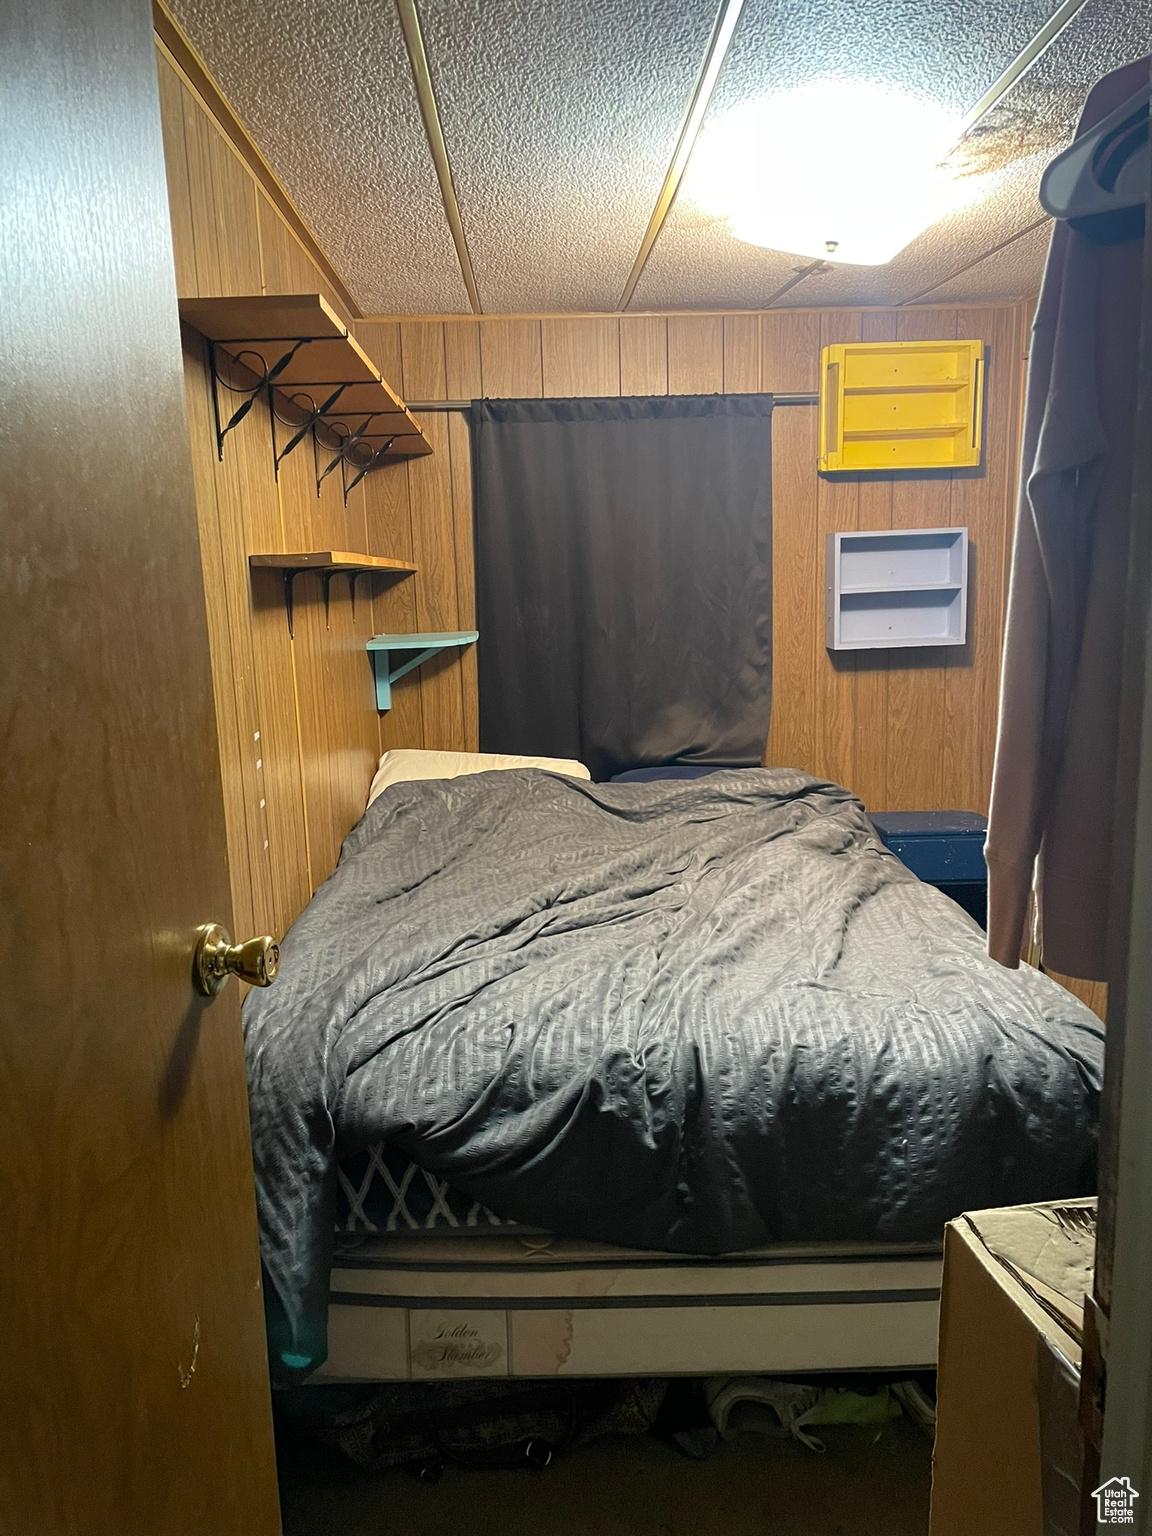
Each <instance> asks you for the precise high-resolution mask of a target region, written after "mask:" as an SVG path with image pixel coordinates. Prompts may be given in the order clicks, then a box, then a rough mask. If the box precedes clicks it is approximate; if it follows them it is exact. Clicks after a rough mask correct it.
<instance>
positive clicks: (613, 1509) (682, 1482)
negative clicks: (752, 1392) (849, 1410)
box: [279, 1419, 932, 1536]
mask: <svg viewBox="0 0 1152 1536" xmlns="http://www.w3.org/2000/svg"><path fill="white" fill-rule="evenodd" d="M820 1433H821V1436H822V1437H823V1438H824V1440H825V1441H826V1443H827V1450H826V1452H825V1453H824V1454H823V1455H821V1454H818V1453H816V1452H814V1451H811V1450H809V1449H808V1448H807V1447H806V1446H803V1445H800V1444H799V1443H797V1442H796V1441H794V1440H773V1439H768V1438H766V1437H765V1436H762V1435H756V1434H744V1435H740V1436H738V1437H737V1438H736V1439H734V1440H732V1441H729V1442H728V1443H721V1444H720V1445H719V1446H718V1447H717V1448H716V1450H715V1451H714V1452H713V1454H712V1455H711V1456H710V1457H709V1458H708V1459H707V1460H706V1461H699V1462H697V1461H690V1460H688V1459H687V1458H686V1457H685V1456H683V1455H681V1453H680V1452H679V1451H677V1450H675V1449H674V1448H673V1447H672V1446H670V1445H668V1444H666V1443H665V1442H663V1441H661V1440H658V1439H655V1438H653V1437H651V1436H644V1437H641V1438H635V1439H628V1438H624V1437H620V1438H612V1439H604V1440H598V1441H593V1442H592V1443H590V1444H588V1445H585V1446H582V1447H579V1448H578V1449H576V1450H573V1451H571V1452H569V1453H567V1454H565V1455H563V1456H560V1457H558V1458H557V1459H556V1460H555V1461H554V1462H553V1463H552V1465H551V1466H550V1467H548V1468H547V1470H545V1471H543V1472H539V1473H531V1472H475V1471H468V1472H461V1471H448V1472H446V1473H445V1474H444V1476H443V1478H442V1479H441V1481H440V1482H438V1483H435V1484H431V1485H427V1484H424V1483H420V1482H417V1481H416V1480H415V1479H414V1478H413V1477H410V1476H408V1475H407V1474H405V1473H403V1472H391V1473H388V1474H385V1475H383V1476H369V1475H368V1474H366V1473H364V1472H361V1471H360V1470H359V1469H358V1468H356V1467H354V1466H353V1465H352V1464H351V1463H349V1462H348V1461H346V1460H345V1459H344V1458H343V1457H342V1456H340V1455H339V1454H337V1453H336V1452H333V1451H329V1450H327V1449H326V1448H324V1447H322V1446H319V1445H317V1444H315V1443H314V1442H312V1441H310V1440H305V1439H303V1438H301V1437H300V1436H299V1434H298V1433H295V1432H293V1433H291V1434H282V1436H281V1439H280V1445H279V1453H280V1483H281V1501H282V1507H283V1519H284V1536H925V1533H926V1532H927V1530H928V1494H929V1487H930V1483H931V1475H932V1449H931V1446H930V1444H929V1442H928V1440H927V1439H926V1438H925V1436H924V1435H923V1434H922V1433H921V1432H920V1431H919V1430H917V1429H916V1428H915V1427H914V1426H913V1425H912V1424H911V1423H909V1422H908V1421H907V1420H906V1419H897V1420H895V1421H894V1422H892V1423H890V1424H886V1425H884V1426H883V1427H882V1428H880V1429H877V1428H875V1427H870V1428H864V1427H856V1426H852V1427H849V1426H843V1427H836V1428H822V1429H821V1431H820Z"/></svg>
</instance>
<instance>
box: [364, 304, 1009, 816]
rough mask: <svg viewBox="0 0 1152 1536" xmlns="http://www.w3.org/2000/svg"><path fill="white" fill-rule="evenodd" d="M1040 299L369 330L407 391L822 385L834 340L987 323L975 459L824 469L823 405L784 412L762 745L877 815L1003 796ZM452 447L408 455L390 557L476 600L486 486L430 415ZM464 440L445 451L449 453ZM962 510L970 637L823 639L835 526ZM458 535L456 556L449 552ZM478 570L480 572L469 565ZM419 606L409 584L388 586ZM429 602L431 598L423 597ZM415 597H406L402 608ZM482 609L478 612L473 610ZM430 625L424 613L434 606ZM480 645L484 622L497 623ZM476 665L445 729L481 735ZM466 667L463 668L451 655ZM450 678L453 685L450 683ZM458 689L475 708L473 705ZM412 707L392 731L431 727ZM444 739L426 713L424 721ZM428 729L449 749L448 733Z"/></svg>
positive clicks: (935, 517) (443, 394)
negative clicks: (1001, 692) (1013, 594)
mask: <svg viewBox="0 0 1152 1536" xmlns="http://www.w3.org/2000/svg"><path fill="white" fill-rule="evenodd" d="M1024 322H1025V313H1024V307H1023V306H1020V305H1010V306H989V307H981V308H922V309H901V310H846V309H832V310H823V311H818V310H783V311H776V312H772V313H765V314H669V315H638V316H623V317H617V316H604V317H564V316H560V317H552V318H548V317H545V318H540V319H524V318H506V317H498V318H492V319H488V318H481V319H479V320H474V319H455V318H445V319H443V320H412V321H409V320H395V321H384V320H372V321H358V322H356V325H355V329H356V333H357V335H358V336H359V337H360V339H361V340H362V341H363V343H364V345H365V346H366V347H367V348H368V350H369V351H370V352H372V353H373V355H374V356H376V357H377V358H378V359H379V360H380V361H381V363H382V365H383V366H384V367H385V371H386V372H387V371H388V370H389V369H391V370H392V373H393V374H394V376H395V377H397V378H399V379H401V380H402V385H403V389H404V392H405V394H406V396H407V397H408V398H411V399H419V400H431V399H460V398H465V399H467V398H472V397H475V396H480V395H484V396H490V397H495V398H498V397H501V396H519V397H525V396H550V395H618V394H667V393H672V394H706V393H711V392H713V391H720V392H723V391H728V392H735V391H756V390H773V391H776V392H778V393H791V392H800V391H808V390H814V389H815V388H816V386H817V370H818V365H819V357H820V348H821V347H822V346H824V345H826V344H827V343H829V342H833V341H856V340H863V341H882V340H889V339H898V340H914V339H924V338H932V339H941V338H951V337H957V336H959V337H980V338H982V339H983V340H984V341H985V343H986V344H987V356H988V370H987V375H988V401H987V409H986V413H985V430H986V447H985V457H984V463H983V465H982V466H981V467H980V468H979V469H978V470H972V471H955V472H953V473H940V474H935V475H930V476H908V475H904V476H901V475H891V474H876V475H869V476H856V477H851V478H849V477H844V478H836V479H830V478H822V477H821V476H820V475H818V474H817V471H816V457H817V442H816V432H817V418H816V410H815V408H814V407H812V406H781V407H780V408H779V409H778V411H777V412H776V415H775V419H774V422H773V428H772V432H773V457H774V468H773V525H774V540H775V561H774V564H775V591H774V602H775V621H774V631H775V657H774V664H773V704H772V727H771V732H770V735H769V738H768V743H767V748H766V756H765V760H766V761H768V762H771V763H776V764H787V765H790V766H795V767H799V768H805V769H807V770H808V771H809V772H812V773H815V774H819V775H823V776H826V777H828V778H832V779H836V780H838V781H840V782H841V783H844V784H848V785H849V786H850V787H851V788H853V789H854V790H855V791H856V792H857V793H858V794H859V795H860V796H861V797H862V799H863V800H864V802H865V804H867V805H868V806H870V807H871V808H873V809H876V810H936V809H968V810H977V811H984V810H986V809H987V804H988V795H989V789H990V783H991V774H992V755H993V750H994V746H995V734H996V703H997V692H998V679H999V665H1000V646H1001V638H1002V626H1003V613H1004V596H1005V585H1006V580H1007V557H1008V552H1009V550H1008V545H1009V539H1010V532H1011V526H1012V513H1013V503H1014V494H1015V475H1016V465H1017V458H1018V451H1019V450H1018V435H1019V418H1020V401H1021V394H1022V388H1023V360H1024V343H1025V329H1024ZM424 424H425V430H426V431H429V432H430V433H432V434H433V435H434V438H435V441H436V443H437V446H438V449H439V450H440V452H438V453H437V455H436V456H434V457H433V458H432V459H426V460H423V461H421V462H420V464H419V465H413V466H411V468H410V470H409V477H408V485H409V492H410V499H409V504H408V508H407V511H408V526H409V527H410V529H411V539H412V542H409V543H405V542H403V539H404V533H405V520H404V517H403V511H402V510H401V511H400V512H398V513H397V516H396V523H395V526H396V527H397V529H398V531H399V536H400V540H401V543H400V545H399V547H397V548H396V549H395V550H394V551H393V552H394V553H397V554H402V555H410V556H411V558H413V559H415V560H418V561H423V560H424V558H425V557H424V555H423V553H422V550H421V548H420V546H419V542H418V541H420V540H422V541H424V543H425V544H432V545H434V546H435V547H436V548H437V550H438V552H439V554H440V558H441V559H442V560H443V562H444V575H443V585H442V586H441V589H440V592H439V594H438V600H440V601H442V602H443V604H444V612H445V613H450V612H451V611H453V609H452V604H453V602H454V601H455V603H456V604H457V608H456V610H455V611H456V612H457V613H458V614H459V615H460V617H461V622H467V620H465V619H464V617H463V614H464V608H465V605H467V604H470V602H471V594H470V580H471V571H470V566H469V565H468V561H469V555H468V553H467V551H468V540H467V529H468V523H469V519H470V516H471V491H470V485H469V461H468V453H467V440H466V429H465V426H464V423H463V421H462V420H461V418H459V417H457V416H448V417H444V416H431V415H429V416H428V417H427V418H426V419H425V423H424ZM444 449H447V450H448V453H447V455H446V456H444V457H442V456H441V455H442V453H443V450H444ZM949 524H953V525H962V526H965V527H967V528H968V530H969V534H970V537H971V549H972V570H973V574H972V590H971V594H970V597H971V603H970V608H969V639H968V643H967V644H966V645H965V646H963V647H962V648H956V649H945V648H934V649H929V650H924V651H916V652H911V653H909V652H892V653H887V652H875V653H868V654H852V653H848V654H838V655H835V656H834V655H832V654H830V653H829V652H828V651H827V650H826V649H825V646H824V623H823V616H824V537H825V535H826V534H827V533H829V532H832V531H834V530H840V529H850V528H861V529H865V528H901V527H906V528H917V527H921V528H922V527H942V526H945V525H949ZM453 549H454V550H455V551H456V552H457V553H456V564H455V566H454V567H451V568H450V561H449V560H448V552H449V551H452V550H453ZM466 566H468V568H467V569H465V567H466ZM383 601H384V602H385V603H386V604H391V605H393V611H394V612H395V613H396V614H397V615H398V616H399V615H401V614H403V615H405V616H411V614H412V611H413V610H412V606H411V605H412V601H413V596H412V594H411V593H408V592H406V591H404V590H403V589H397V590H396V591H395V592H394V593H393V594H391V595H390V596H388V597H386V598H384V599H383ZM426 601H427V599H426ZM405 605H407V606H405ZM468 612H469V613H470V612H471V608H470V607H468ZM420 622H421V623H423V622H424V620H423V618H422V617H421V618H420ZM481 643H483V637H481ZM473 667H474V662H473V660H472V659H471V658H469V659H468V660H467V662H466V670H464V671H463V672H462V675H461V676H460V678H459V680H458V683H457V681H455V680H454V681H453V682H452V684H451V689H452V697H451V699H450V700H449V699H447V698H445V699H444V700H443V703H444V709H445V713H443V714H442V715H439V716H438V717H437V726H436V729H437V733H438V734H437V736H436V738H435V739H436V740H437V741H438V740H439V739H440V734H439V733H442V732H443V731H445V730H449V729H450V730H451V731H452V732H454V734H455V738H456V739H459V740H469V741H470V740H472V739H473V733H474V731H475V710H476V705H475V683H474V671H473ZM450 670H451V668H450ZM444 686H445V689H447V688H448V687H449V685H448V684H447V683H445V685H444ZM457 687H459V692H460V697H461V700H462V714H461V715H459V716H457V714H456V709H457V703H456V699H457V694H456V689H457ZM417 729H419V726H418V724H417V723H416V721H415V720H414V719H412V720H407V721H404V722H403V723H402V722H401V720H400V718H399V717H398V716H397V717H396V718H394V719H392V720H390V721H388V722H387V723H386V726H385V732H386V736H387V739H389V740H393V741H395V742H397V743H399V741H400V740H401V738H403V739H404V740H405V741H411V740H414V739H415V737H414V732H415V731H416V730H417ZM424 729H425V736H426V739H427V729H428V719H427V712H426V713H425V718H424ZM429 744H432V743H431V741H430V742H429Z"/></svg>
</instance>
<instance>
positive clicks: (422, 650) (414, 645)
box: [366, 629, 480, 713]
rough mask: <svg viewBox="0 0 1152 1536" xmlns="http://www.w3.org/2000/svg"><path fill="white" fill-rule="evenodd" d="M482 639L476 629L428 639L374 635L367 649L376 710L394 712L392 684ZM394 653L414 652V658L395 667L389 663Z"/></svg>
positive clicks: (443, 632)
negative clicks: (452, 650)
mask: <svg viewBox="0 0 1152 1536" xmlns="http://www.w3.org/2000/svg"><path fill="white" fill-rule="evenodd" d="M479 638H480V636H479V634H478V632H477V631H476V630H474V629H456V630H445V631H442V632H440V633H438V634H427V635H373V636H372V639H371V640H369V641H368V644H367V647H366V649H367V651H368V654H369V656H371V658H372V670H373V672H374V673H375V674H376V708H377V709H378V710H380V712H381V713H383V712H384V710H386V709H391V708H392V684H393V683H394V682H396V681H397V679H398V678H401V677H405V676H407V674H408V673H409V672H412V671H414V670H415V668H416V667H418V666H420V665H421V664H422V663H423V662H425V661H428V660H429V658H430V657H432V656H435V655H436V654H437V653H438V652H439V651H445V650H448V649H449V648H450V647H451V646H454V645H472V644H473V643H474V641H476V640H478V639H479ZM392 651H412V652H414V654H413V655H411V656H409V657H408V659H407V661H403V662H401V663H400V665H399V666H393V665H392V662H391V660H390V659H389V657H390V653H391V652H392Z"/></svg>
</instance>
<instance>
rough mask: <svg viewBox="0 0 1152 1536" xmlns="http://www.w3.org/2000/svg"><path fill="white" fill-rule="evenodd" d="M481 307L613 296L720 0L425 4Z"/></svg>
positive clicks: (580, 302) (555, 306) (611, 300)
mask: <svg viewBox="0 0 1152 1536" xmlns="http://www.w3.org/2000/svg"><path fill="white" fill-rule="evenodd" d="M420 15H421V21H422V25H423V30H424V40H425V47H426V49H427V51H428V61H429V67H430V69H431V72H432V80H433V85H434V88H435V91H436V97H437V102H438V104H439V107H440V116H441V122H442V124H443V127H444V136H445V140H446V142H447V146H448V155H449V158H450V160H451V162H452V176H453V182H454V184H455V187H456V195H457V199H458V201H459V204H460V214H461V218H462V220H463V224H464V230H465V234H466V237H467V240H468V249H469V252H470V254H471V257H472V263H473V266H474V268H475V271H476V281H477V285H478V287H479V289H480V296H481V300H482V302H483V305H484V308H485V310H487V311H489V312H501V311H502V312H506V313H507V312H512V313H515V312H529V313H531V312H533V311H539V310H545V311H547V310H587V309H592V310H597V309H599V310H611V309H614V308H615V307H616V304H617V302H618V300H619V298H620V294H621V292H622V291H623V288H624V284H625V282H626V281H627V279H628V274H629V272H630V270H631V268H632V263H633V262H634V260H635V259H636V252H637V250H638V248H639V245H640V241H641V239H642V238H643V235H644V231H645V229H646V227H647V224H648V220H649V218H650V217H651V214H652V208H653V205H654V204H655V202H656V198H657V196H658V195H659V192H660V187H661V185H662V184H663V181H664V176H665V173H666V171H667V168H668V162H669V160H670V159H671V156H672V153H673V150H674V149H675V147H676V139H677V136H678V134H679V132H680V127H681V123H682V121H683V118H684V113H685V111H686V110H687V106H688V102H689V99H690V97H691V94H692V90H693V87H694V85H695V82H696V77H697V74H698V72H699V69H700V65H701V62H702V60H703V58H704V54H705V51H706V49H707V45H708V38H709V35H710V32H711V28H712V24H713V21H714V20H715V15H716V0H635V3H631V4H627V5H624V4H612V3H611V0H571V3H566V4H560V5H558V4H556V3H555V0H502V3H497V0H422V3H421V6H420Z"/></svg>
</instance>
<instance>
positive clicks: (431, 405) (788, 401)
mask: <svg viewBox="0 0 1152 1536" xmlns="http://www.w3.org/2000/svg"><path fill="white" fill-rule="evenodd" d="M748 393H749V394H754V393H756V391H754V390H749V391H748ZM625 398H627V397H625ZM668 398H672V399H674V398H675V396H671V397H668ZM819 399H820V396H819V395H818V394H816V392H815V391H813V392H812V393H811V394H799V395H773V396H772V404H773V405H816V404H817V403H818V401H819ZM404 403H405V405H406V406H407V407H408V409H409V410H410V411H470V410H471V409H472V402H471V400H406V401H405V402H404Z"/></svg>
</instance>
